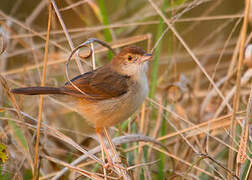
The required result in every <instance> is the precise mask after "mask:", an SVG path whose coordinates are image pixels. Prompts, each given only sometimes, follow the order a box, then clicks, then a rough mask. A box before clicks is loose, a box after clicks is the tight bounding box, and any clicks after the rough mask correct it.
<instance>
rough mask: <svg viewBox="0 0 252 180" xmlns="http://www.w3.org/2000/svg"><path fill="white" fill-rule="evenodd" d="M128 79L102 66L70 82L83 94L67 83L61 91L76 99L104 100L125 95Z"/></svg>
mask: <svg viewBox="0 0 252 180" xmlns="http://www.w3.org/2000/svg"><path fill="white" fill-rule="evenodd" d="M128 78H129V77H128V76H123V75H120V74H118V73H117V72H115V71H113V70H111V68H109V66H103V67H101V68H98V69H96V70H94V71H90V72H87V73H85V74H82V75H79V76H77V77H75V78H73V79H72V80H71V82H72V83H73V84H74V85H75V86H77V87H78V88H79V89H80V90H81V91H83V92H84V93H81V92H80V91H78V90H77V89H76V88H75V87H74V86H73V85H72V84H71V83H69V82H67V83H66V84H65V86H64V87H63V91H64V92H65V94H69V95H72V96H76V97H83V98H90V99H93V100H104V99H109V98H113V97H118V96H121V95H123V94H125V93H126V92H127V91H128V83H127V79H128Z"/></svg>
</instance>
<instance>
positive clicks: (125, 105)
mask: <svg viewBox="0 0 252 180" xmlns="http://www.w3.org/2000/svg"><path fill="white" fill-rule="evenodd" d="M147 93H148V84H147V80H146V81H144V82H143V84H139V85H138V87H136V88H132V89H131V90H129V91H128V92H127V93H126V94H124V95H122V96H120V97H117V98H113V99H109V100H102V101H100V102H96V103H89V104H88V105H87V104H86V102H81V101H80V105H81V106H79V107H80V109H79V113H80V114H82V116H83V117H84V118H85V119H86V120H87V122H88V123H89V124H90V125H91V126H93V127H94V128H96V129H99V128H103V127H110V126H114V125H116V124H118V123H120V122H122V121H125V120H126V119H128V118H129V117H130V116H131V115H132V114H133V113H134V112H135V111H136V110H137V109H138V108H139V107H140V106H141V104H142V103H143V101H144V99H145V97H146V95H147ZM84 104H85V105H84Z"/></svg>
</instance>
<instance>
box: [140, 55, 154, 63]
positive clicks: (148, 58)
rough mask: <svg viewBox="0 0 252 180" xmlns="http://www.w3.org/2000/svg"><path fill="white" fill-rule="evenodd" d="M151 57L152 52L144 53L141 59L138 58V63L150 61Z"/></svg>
mask: <svg viewBox="0 0 252 180" xmlns="http://www.w3.org/2000/svg"><path fill="white" fill-rule="evenodd" d="M151 58H152V54H144V55H143V56H142V57H141V59H140V60H139V63H143V62H145V61H150V60H151Z"/></svg>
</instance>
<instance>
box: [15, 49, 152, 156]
mask: <svg viewBox="0 0 252 180" xmlns="http://www.w3.org/2000/svg"><path fill="white" fill-rule="evenodd" d="M151 57H152V56H151V54H146V53H145V51H144V50H143V49H142V48H140V47H137V46H130V47H125V48H123V49H122V50H121V51H120V53H118V54H117V55H116V56H115V57H114V58H113V59H112V61H111V62H110V63H109V64H107V65H104V66H102V67H100V68H98V69H96V70H93V71H89V72H87V73H84V74H81V75H79V76H77V77H75V78H73V79H72V80H71V82H67V83H66V84H65V85H64V86H62V87H24V88H16V89H12V90H11V92H12V93H15V94H25V95H39V94H61V95H65V96H67V101H69V102H71V104H74V106H75V109H77V111H78V112H79V113H80V114H81V115H82V116H83V117H84V118H85V119H86V121H87V122H88V123H89V125H91V126H92V127H94V128H95V130H96V133H97V135H98V137H99V139H100V142H101V144H102V146H103V147H104V149H106V147H105V146H104V142H103V139H102V136H101V132H102V131H103V129H104V128H107V127H110V126H114V125H116V124H118V123H120V122H122V121H124V120H126V119H128V118H129V117H130V116H131V115H132V114H133V113H134V112H135V111H136V110H137V109H138V108H139V106H140V105H141V104H142V102H143V101H144V99H145V97H146V95H147V93H148V81H147V76H146V71H147V68H148V61H149V60H150V59H151ZM76 87H77V88H76ZM105 153H106V151H105ZM108 160H109V159H108Z"/></svg>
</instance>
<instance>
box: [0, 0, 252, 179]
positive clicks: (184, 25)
mask: <svg viewBox="0 0 252 180" xmlns="http://www.w3.org/2000/svg"><path fill="white" fill-rule="evenodd" d="M49 2H55V6H53V7H52V12H51V16H52V18H51V29H50V37H49V51H48V58H47V60H48V62H47V65H46V67H47V72H46V78H45V79H46V80H45V84H46V85H50V86H61V85H63V84H64V82H66V81H67V79H66V75H65V68H66V67H65V63H66V60H67V58H68V56H69V55H70V53H71V50H73V48H74V47H77V46H78V45H79V44H81V43H83V42H85V41H86V40H87V39H89V38H92V37H95V38H98V39H100V40H103V41H105V42H107V43H108V44H110V45H111V47H112V48H115V50H116V51H117V52H118V51H119V50H120V48H122V47H124V46H128V45H138V46H141V47H143V48H144V49H145V50H146V51H148V52H153V55H154V56H153V61H152V62H151V63H150V68H149V71H148V77H149V87H150V92H149V96H148V98H147V99H146V101H145V103H144V105H143V106H142V107H141V108H140V109H139V111H138V112H136V113H135V114H134V115H133V116H132V117H131V118H130V119H128V120H127V121H125V122H124V123H122V124H120V125H117V126H116V127H114V128H112V130H113V137H119V136H123V135H124V136H127V134H138V133H140V134H143V135H146V136H150V137H152V138H154V139H156V140H157V141H159V142H161V143H162V144H163V145H165V146H166V147H167V148H168V151H167V150H164V149H162V148H160V147H158V146H156V145H153V144H151V143H147V144H144V143H142V142H133V143H126V144H121V145H119V146H118V151H119V152H120V157H121V158H122V159H123V161H124V163H125V164H126V166H127V167H131V166H133V165H137V164H144V165H141V166H139V167H136V168H133V169H132V170H130V173H131V176H132V179H133V178H134V179H226V178H227V177H230V178H234V179H238V178H240V179H252V175H251V157H252V155H251V150H252V145H251V122H252V121H251V113H250V109H251V108H249V107H250V103H251V102H250V101H251V100H249V96H250V89H251V76H252V70H251V69H250V68H251V65H252V62H251V59H250V54H251V53H250V51H249V50H248V51H247V52H246V56H245V58H244V63H243V65H242V68H241V69H239V68H238V59H239V55H240V54H241V51H239V45H240V43H241V40H242V35H241V29H242V25H243V23H247V24H248V29H247V36H246V38H245V47H247V46H248V44H249V43H250V39H251V34H250V29H251V28H250V22H252V20H251V19H250V18H251V16H250V15H249V16H248V21H246V22H243V20H244V10H245V1H244V0H240V1H237V0H120V1H113V0H56V1H50V0H40V1H32V0H1V1H0V33H1V37H2V44H1V47H2V49H3V51H4V52H3V53H2V54H1V55H0V74H1V86H0V162H1V164H0V176H1V177H0V179H31V177H32V171H33V167H32V165H33V159H34V144H35V139H36V124H37V121H36V119H37V118H38V110H39V103H40V102H39V101H40V99H39V96H20V95H18V96H15V99H14V96H12V95H10V94H9V93H8V90H9V89H10V88H15V87H25V86H38V85H40V84H41V80H42V71H43V61H44V59H43V58H44V51H45V42H46V36H47V24H48V15H49V11H48V7H49ZM152 3H154V4H155V5H156V6H157V7H158V8H159V10H160V12H158V11H157V9H155V8H153V4H152ZM56 11H57V12H58V13H59V14H60V15H61V16H60V18H59V15H57V14H56V13H55V12H56ZM159 13H162V14H164V15H165V17H166V18H167V19H168V20H169V22H170V23H171V24H172V26H173V27H174V28H175V29H176V31H177V32H178V34H179V36H180V37H181V38H182V40H183V41H182V42H183V43H185V44H187V46H188V49H189V50H186V49H185V48H184V45H183V44H182V43H181V40H178V38H177V37H176V35H175V34H174V32H172V31H171V29H169V28H168V29H167V27H168V26H167V23H165V21H164V20H163V19H162V18H161V17H160V14H159ZM59 19H60V20H59ZM62 25H64V26H65V28H66V29H65V30H63V28H62ZM66 33H69V36H68V38H67V36H66ZM190 53H191V54H194V55H195V57H196V60H195V58H194V57H193V56H192V55H190ZM85 54H87V49H85V48H82V49H81V50H80V56H84V55H85ZM95 55H96V65H97V66H98V67H99V66H101V65H104V64H107V63H109V61H110V60H111V59H112V57H113V55H112V53H111V52H108V51H107V49H105V48H103V47H102V46H101V45H98V44H95ZM80 59H81V64H82V66H83V69H84V72H87V71H89V70H91V69H92V62H91V58H89V59H83V58H80ZM197 60H198V62H199V63H198V64H197V63H196V61H197ZM237 71H240V72H241V88H240V92H239V98H238V99H239V103H238V110H237V113H236V120H237V121H236V122H237V123H236V124H235V127H234V128H233V129H232V128H230V127H231V124H232V108H233V102H234V101H233V98H234V96H235V87H237V86H238V85H237V82H236V77H237ZM69 73H70V77H74V76H76V75H78V74H80V71H79V68H78V66H77V64H76V63H75V61H74V60H72V61H71V63H70V67H69ZM206 74H207V75H208V77H207V76H206ZM209 78H210V79H212V80H213V82H212V83H211V82H210V81H209ZM213 85H214V86H216V87H217V88H218V89H219V92H221V94H222V95H223V97H221V96H220V95H219V93H216V91H215V88H216V87H214V86H213ZM224 99H226V102H225V101H224ZM227 103H228V104H229V105H226V104H227ZM17 106H18V107H19V108H20V110H21V112H20V113H21V114H20V113H17V111H16V110H15V109H16V108H17ZM42 121H43V124H42V130H41V141H40V152H41V153H42V154H45V155H47V156H50V157H54V158H57V159H59V160H61V161H64V162H67V163H71V162H73V161H74V160H75V159H77V158H78V157H80V156H81V155H82V153H81V152H79V151H78V150H76V148H74V147H73V146H71V145H69V144H67V143H65V142H64V141H62V140H60V139H62V138H63V139H64V136H63V134H62V135H59V137H58V138H57V137H55V136H52V135H51V134H50V132H51V131H50V132H49V131H48V132H47V128H48V127H47V128H46V127H45V126H44V125H46V126H49V127H51V128H54V129H56V130H58V131H60V132H62V133H64V135H66V136H68V137H70V138H72V139H73V141H74V142H75V143H78V144H79V145H81V146H82V147H83V148H85V149H87V150H91V149H92V148H95V147H96V146H97V145H98V143H97V142H96V141H95V140H93V139H92V138H90V137H88V136H87V134H88V133H87V132H88V131H89V130H90V129H89V127H88V126H87V124H86V123H85V121H84V120H83V119H82V117H81V116H79V115H78V114H77V113H75V112H73V111H72V109H71V107H69V106H68V105H67V104H66V103H65V102H64V101H61V99H60V98H57V97H52V96H45V97H44V105H43V112H42ZM241 139H245V141H242V142H244V143H243V144H242V143H241V141H240V140H241ZM230 149H233V150H234V152H235V153H234V157H233V158H232V157H230V152H229V151H230ZM237 152H240V153H241V152H244V154H245V156H239V155H240V154H239V155H238V156H237ZM200 153H203V154H204V155H200ZM246 155H247V156H246ZM98 156H100V154H98ZM239 157H241V158H243V157H245V160H244V161H242V163H240V161H239V162H238V159H239ZM230 158H231V160H230ZM1 160H2V161H1ZM150 162H151V163H150ZM148 163H150V164H148ZM63 167H64V166H63V165H62V164H60V163H55V162H52V161H50V160H48V159H47V158H44V157H43V156H42V157H40V179H52V178H53V177H54V178H55V176H56V175H57V174H58V172H59V171H60V170H62V169H63ZM78 167H81V168H83V169H85V170H88V171H90V172H95V173H103V170H102V167H100V166H99V165H97V164H96V163H95V162H94V161H93V160H86V161H82V162H81V163H79V164H78ZM233 170H234V173H233ZM238 170H239V171H238ZM235 171H236V172H235ZM237 171H238V172H237ZM109 174H110V175H111V176H113V173H112V172H109ZM77 178H78V179H86V177H84V176H80V174H79V173H76V171H67V172H66V173H65V174H64V175H62V176H60V177H58V179H77ZM55 179H57V178H55Z"/></svg>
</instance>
